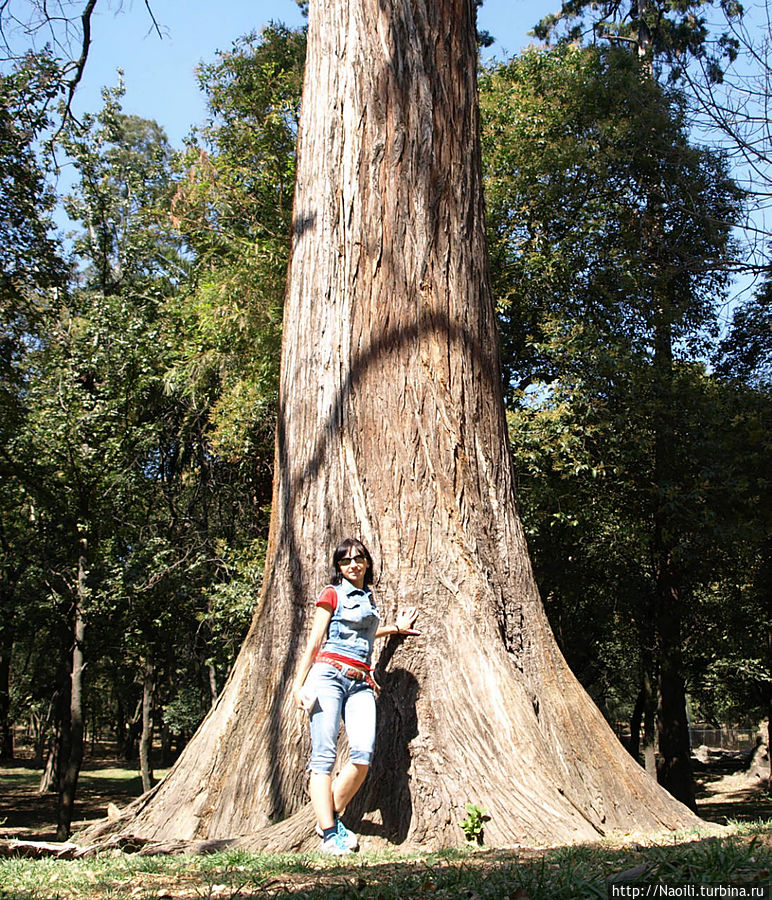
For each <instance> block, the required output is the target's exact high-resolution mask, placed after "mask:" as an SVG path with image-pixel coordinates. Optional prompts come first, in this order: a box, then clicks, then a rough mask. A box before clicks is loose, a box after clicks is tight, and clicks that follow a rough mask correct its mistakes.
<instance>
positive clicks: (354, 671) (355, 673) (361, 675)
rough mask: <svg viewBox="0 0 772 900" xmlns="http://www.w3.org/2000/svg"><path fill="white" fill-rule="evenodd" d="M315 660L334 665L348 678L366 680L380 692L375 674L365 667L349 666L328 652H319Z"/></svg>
mask: <svg viewBox="0 0 772 900" xmlns="http://www.w3.org/2000/svg"><path fill="white" fill-rule="evenodd" d="M314 661H315V662H320V663H326V664H327V665H328V666H332V667H333V668H335V669H337V670H338V671H339V672H342V673H343V674H344V675H345V676H346V678H351V679H353V680H354V681H366V682H367V684H369V685H370V687H371V688H372V689H373V690H374V691H375V693H376V694H379V693H380V691H381V689H380V688H379V687H378V685H377V683H376V681H375V679H374V678H373V676H372V675H371V674H370V673H369V672H365V670H364V669H358V668H357V667H356V666H347V665H346V664H345V663H342V662H340V660H337V659H335V658H334V657H332V656H328V655H327V654H326V653H319V654H317V656H316V659H315V660H314Z"/></svg>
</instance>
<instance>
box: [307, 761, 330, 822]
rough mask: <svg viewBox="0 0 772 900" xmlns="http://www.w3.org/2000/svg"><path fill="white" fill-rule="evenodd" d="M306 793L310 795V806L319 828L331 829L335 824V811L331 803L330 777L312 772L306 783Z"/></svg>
mask: <svg viewBox="0 0 772 900" xmlns="http://www.w3.org/2000/svg"><path fill="white" fill-rule="evenodd" d="M308 792H309V794H310V795H311V806H312V807H313V809H314V813H315V815H316V821H317V822H318V823H319V827H320V828H321V829H322V830H324V829H325V828H332V826H333V825H334V824H335V811H334V809H333V802H332V775H326V774H323V773H321V772H312V773H311V778H310V779H309V782H308Z"/></svg>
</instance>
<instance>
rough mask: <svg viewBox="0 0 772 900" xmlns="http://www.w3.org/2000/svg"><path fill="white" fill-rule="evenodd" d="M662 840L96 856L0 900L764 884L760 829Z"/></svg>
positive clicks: (40, 874)
mask: <svg viewBox="0 0 772 900" xmlns="http://www.w3.org/2000/svg"><path fill="white" fill-rule="evenodd" d="M662 840H663V841H665V843H658V844H653V843H651V844H644V843H643V842H642V841H639V842H637V843H636V842H633V841H632V840H631V839H629V840H628V841H626V842H623V843H620V842H619V841H617V842H616V843H614V842H612V841H610V840H609V841H603V842H600V843H597V844H591V845H590V844H584V845H576V846H568V847H560V848H553V849H550V850H543V851H533V850H529V851H525V850H523V851H519V850H486V851H483V852H474V851H469V850H452V851H446V852H441V853H422V854H409V855H408V854H404V855H400V854H398V853H396V852H394V851H390V852H381V853H377V854H375V853H373V854H365V853H363V854H356V855H354V856H352V857H349V858H346V859H345V860H330V859H327V858H324V857H322V856H319V855H317V854H306V855H267V854H254V853H245V852H242V851H230V852H224V853H214V854H211V855H209V856H184V855H180V856H148V857H143V856H138V855H126V854H117V853H114V852H113V853H105V854H102V855H100V856H97V857H94V858H92V859H87V860H79V861H72V862H66V861H63V860H50V859H49V860H24V859H8V860H2V861H0V898H2V900H70V898H76V897H78V898H89V900H151V898H153V900H162V898H163V900H178V898H201V900H204V898H205V900H215V898H217V900H223V898H225V900H256V898H258V897H259V898H270V897H277V898H279V897H282V898H298V900H300V898H303V900H322V898H326V900H405V898H434V900H445V898H448V900H449V898H464V900H584V898H604V900H605V898H606V897H607V896H608V883H607V879H608V878H609V877H610V876H614V875H617V876H619V875H620V873H627V874H626V876H623V877H626V878H628V879H630V880H633V881H635V882H643V883H650V884H662V883H665V884H668V885H669V886H670V885H672V886H678V885H684V884H689V883H702V884H705V883H715V884H718V883H721V884H734V885H739V884H743V885H751V884H752V885H766V884H768V883H769V881H770V877H772V876H771V875H770V872H772V824H770V823H769V822H766V821H759V822H756V823H733V824H732V825H730V826H729V827H728V828H727V829H726V832H725V834H722V836H721V837H706V836H704V835H701V834H700V833H696V832H690V833H683V834H677V835H669V836H668V837H667V838H664V839H662Z"/></svg>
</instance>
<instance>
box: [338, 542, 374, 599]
mask: <svg viewBox="0 0 772 900" xmlns="http://www.w3.org/2000/svg"><path fill="white" fill-rule="evenodd" d="M369 565H370V564H369V563H368V562H367V559H366V557H365V555H364V554H363V553H362V551H361V550H360V549H359V547H356V546H350V547H349V548H348V549H347V550H346V555H345V556H344V557H343V558H342V559H339V560H338V568H339V569H340V573H341V575H342V576H343V577H344V578H345V579H346V581H350V582H351V583H352V584H353V585H354V587H356V588H359V590H360V591H361V590H362V588H363V587H364V584H365V573H366V572H367V570H368V568H369Z"/></svg>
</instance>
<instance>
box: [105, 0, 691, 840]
mask: <svg viewBox="0 0 772 900" xmlns="http://www.w3.org/2000/svg"><path fill="white" fill-rule="evenodd" d="M475 69H476V45H475V22H474V3H473V2H472V0H433V2H431V3H425V2H422V0H418V2H410V3H408V2H407V0H346V2H343V0H332V2H321V0H317V2H312V3H311V8H310V17H309V34H308V60H307V68H306V84H305V91H304V97H303V113H302V120H301V129H300V137H299V149H298V174H297V185H296V197H295V213H294V236H293V253H292V262H291V266H290V277H289V285H288V291H287V297H286V304H285V319H284V338H283V356H282V375H281V386H280V406H279V417H278V427H277V451H276V453H277V455H276V478H275V483H274V496H273V508H272V522H271V533H270V538H269V546H268V552H267V557H266V558H267V569H266V574H265V578H264V587H263V592H262V595H261V598H260V602H259V605H258V609H257V612H256V614H255V618H254V621H253V624H252V628H251V630H250V632H249V635H248V636H247V639H246V641H245V644H244V646H243V648H242V651H241V653H240V655H239V658H238V660H237V662H236V665H235V666H234V669H233V672H232V673H231V676H230V678H229V681H228V683H227V684H226V686H225V688H224V690H223V692H222V693H221V694H220V696H219V698H218V700H217V703H216V704H215V706H214V708H213V710H212V711H211V713H210V714H209V716H208V717H207V719H206V720H205V721H204V723H203V725H202V726H201V728H200V729H199V731H198V732H197V734H196V735H195V736H194V738H193V740H192V741H191V743H190V744H189V745H188V747H187V748H186V750H185V751H184V752H183V754H182V756H181V757H180V759H179V760H178V762H177V764H176V765H175V767H174V768H173V769H172V772H171V773H170V775H169V776H168V777H167V778H166V779H165V780H164V781H162V782H161V783H160V784H159V785H158V786H157V787H156V788H155V790H154V791H153V792H152V794H150V795H149V796H147V797H144V798H142V799H141V800H140V801H139V802H138V803H137V804H135V805H134V807H133V808H132V809H131V810H130V811H129V812H128V813H127V814H126V815H125V816H124V819H123V820H122V823H121V824H120V827H122V828H123V829H124V831H125V832H126V833H132V834H134V835H137V836H140V837H143V838H147V839H152V840H171V839H184V840H194V839H203V838H206V839H208V840H212V839H219V838H224V837H233V836H235V835H243V836H252V845H253V846H269V847H271V848H272V849H281V848H291V847H297V846H299V845H300V844H302V842H303V841H304V840H309V839H312V837H313V822H312V820H311V819H310V818H309V813H308V811H307V808H306V805H305V804H306V793H305V764H306V760H307V754H308V750H309V738H308V729H307V722H306V719H305V717H304V716H303V715H302V714H299V713H298V711H297V710H296V709H295V708H294V705H293V701H292V696H291V691H290V685H291V682H292V677H293V674H294V671H295V666H296V664H297V662H298V658H299V650H300V648H301V646H302V645H303V642H304V639H305V636H306V634H307V631H308V628H309V627H310V621H311V618H312V613H313V602H314V598H315V596H316V594H317V592H318V590H319V589H320V588H321V587H322V586H323V585H324V583H325V579H326V573H327V571H328V568H329V558H330V555H331V550H332V547H333V546H334V545H335V544H336V543H337V542H338V541H339V540H340V539H341V538H342V537H344V536H346V535H355V536H360V537H361V538H362V539H363V540H364V542H365V543H366V544H367V545H368V546H369V547H370V548H371V550H372V551H373V555H374V557H375V558H376V559H377V560H379V562H380V569H379V573H378V580H377V585H376V590H377V596H378V600H379V604H380V607H381V611H382V616H383V617H384V618H385V619H386V620H390V621H393V618H394V615H395V612H396V610H397V608H398V606H401V605H404V604H406V603H410V604H415V605H417V606H419V608H420V610H421V616H420V628H421V631H422V636H421V637H420V638H414V639H411V640H410V641H402V640H400V639H395V638H393V639H390V640H389V642H387V643H386V644H385V646H383V647H382V650H381V654H380V658H379V659H378V664H377V673H378V677H379V678H380V680H381V683H382V685H383V692H382V695H381V698H380V700H379V731H378V739H377V745H376V756H375V759H374V761H373V766H372V771H371V773H370V776H369V777H368V780H367V782H366V784H365V786H364V788H363V789H362V791H361V792H360V795H359V796H358V798H357V801H356V802H355V803H354V804H352V806H351V807H350V809H349V812H348V815H349V819H350V822H349V824H351V825H352V826H353V827H355V828H356V829H358V830H359V832H360V833H361V834H362V835H363V836H371V837H380V838H383V839H386V840H389V841H392V842H402V841H407V842H409V843H413V844H423V845H430V846H442V845H454V844H461V843H463V833H462V831H461V829H460V828H459V827H458V825H457V824H456V823H457V822H458V820H459V819H460V818H463V817H464V815H465V813H464V804H465V803H466V802H467V801H473V802H476V803H478V804H480V805H482V806H485V807H486V808H487V809H488V812H489V814H490V816H491V820H490V822H489V823H487V825H486V839H487V840H488V841H489V842H490V843H492V844H499V845H501V844H512V843H516V842H520V843H539V842H554V841H570V840H582V839H593V838H597V837H598V836H599V835H601V834H603V833H605V832H606V831H608V830H611V829H617V828H622V829H628V830H629V829H633V828H635V829H653V828H660V827H663V826H664V827H677V826H682V825H686V824H689V823H694V822H695V821H696V819H695V818H694V817H693V816H692V815H691V813H689V811H688V810H686V809H685V808H684V807H683V806H681V805H680V804H679V803H677V802H676V801H674V800H673V799H672V798H671V797H670V796H669V795H667V794H666V793H665V792H664V791H662V789H661V788H659V786H658V785H657V784H656V783H655V782H654V781H653V780H652V779H650V778H649V777H647V776H646V775H645V773H644V772H643V771H642V770H641V769H640V767H639V766H638V765H636V764H635V762H634V761H633V760H632V759H631V758H630V756H629V755H628V754H627V752H626V751H625V750H624V748H623V747H622V745H621V744H620V743H619V741H618V740H617V739H616V737H615V735H614V734H613V732H612V731H611V729H610V728H609V727H608V726H607V724H606V722H605V721H604V720H603V718H602V716H601V715H600V713H599V712H598V710H597V709H596V708H595V707H594V705H593V704H592V702H591V701H590V699H589V698H588V696H587V694H586V693H585V692H584V690H583V689H582V688H581V687H580V685H579V684H578V682H577V681H576V679H575V678H574V677H573V675H572V674H571V672H570V671H569V669H568V667H567V665H566V663H565V661H564V659H563V657H562V656H561V654H560V652H559V650H558V648H557V646H556V644H555V641H554V639H553V637H552V634H551V632H550V629H549V626H548V624H547V621H546V617H545V615H544V611H543V608H542V605H541V602H540V599H539V596H538V592H537V589H536V585H535V584H534V580H533V575H532V571H531V566H530V562H529V559H528V553H527V549H526V545H525V540H524V536H523V530H522V528H521V525H520V521H519V518H518V515H517V509H516V502H515V496H514V490H513V483H512V471H511V466H510V458H509V446H508V439H507V430H506V423H505V418H504V407H503V401H502V391H501V382H500V374H499V363H498V349H497V332H496V321H495V314H494V308H493V304H492V301H491V296H490V291H489V286H488V273H487V255H486V247H485V243H484V221H483V203H482V187H481V175H480V160H479V147H478V138H477V134H478V118H477V99H476V81H475V78H476V75H475ZM287 817H290V818H287ZM282 819H286V821H284V822H280V823H279V824H278V825H275V826H274V827H273V828H269V827H268V826H269V825H270V823H271V822H274V821H276V820H282ZM247 842H248V843H249V841H247Z"/></svg>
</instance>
